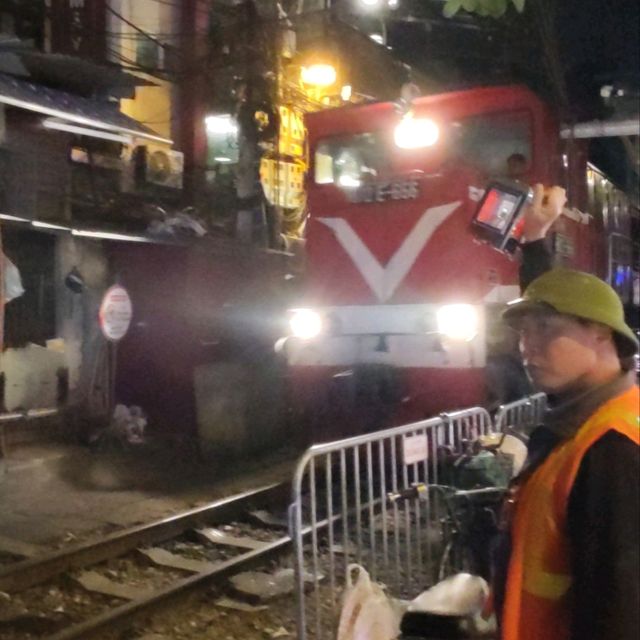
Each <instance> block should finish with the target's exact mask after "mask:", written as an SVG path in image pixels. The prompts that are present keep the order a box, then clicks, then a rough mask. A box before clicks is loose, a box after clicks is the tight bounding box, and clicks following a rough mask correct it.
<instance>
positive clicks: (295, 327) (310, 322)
mask: <svg viewBox="0 0 640 640" xmlns="http://www.w3.org/2000/svg"><path fill="white" fill-rule="evenodd" d="M289 328H290V329H291V334H292V335H293V336H294V337H296V338H302V339H303V340H310V339H311V338H315V337H316V336H318V335H319V334H320V332H321V331H322V318H321V317H320V314H319V313H317V312H316V311H314V310H313V309H292V310H291V317H290V318H289Z"/></svg>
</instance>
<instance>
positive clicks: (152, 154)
mask: <svg viewBox="0 0 640 640" xmlns="http://www.w3.org/2000/svg"><path fill="white" fill-rule="evenodd" d="M132 160H133V166H134V167H135V182H136V184H137V185H138V186H145V185H158V186H161V187H168V188H170V189H182V178H183V175H184V154H183V153H182V152H181V151H173V150H172V149H167V148H166V147H161V146H159V145H152V144H146V145H140V146H137V147H136V148H135V149H134V150H133V154H132Z"/></svg>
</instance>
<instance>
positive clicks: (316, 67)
mask: <svg viewBox="0 0 640 640" xmlns="http://www.w3.org/2000/svg"><path fill="white" fill-rule="evenodd" d="M300 77H301V79H302V82H304V83H305V84H310V85H312V86H314V87H330V86H331V85H332V84H335V81H336V79H337V77H338V74H337V73H336V70H335V67H333V65H330V64H312V65H310V66H308V67H302V69H301V71H300Z"/></svg>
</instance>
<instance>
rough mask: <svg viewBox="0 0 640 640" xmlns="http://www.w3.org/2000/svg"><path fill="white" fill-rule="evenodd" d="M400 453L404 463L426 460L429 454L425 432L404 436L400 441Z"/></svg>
mask: <svg viewBox="0 0 640 640" xmlns="http://www.w3.org/2000/svg"><path fill="white" fill-rule="evenodd" d="M402 455H403V458H404V463H405V464H415V463H416V462H422V461H423V460H426V459H427V456H428V455H429V449H428V444H427V434H426V433H421V434H418V435H415V436H407V437H406V438H404V439H403V441H402Z"/></svg>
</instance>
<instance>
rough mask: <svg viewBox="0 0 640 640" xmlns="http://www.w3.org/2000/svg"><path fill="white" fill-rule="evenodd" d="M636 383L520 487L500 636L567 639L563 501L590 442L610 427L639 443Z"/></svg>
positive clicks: (567, 575)
mask: <svg viewBox="0 0 640 640" xmlns="http://www.w3.org/2000/svg"><path fill="white" fill-rule="evenodd" d="M639 404H640V394H639V391H638V387H637V386H636V387H633V388H631V389H629V390H628V391H625V392H624V393H622V394H620V395H618V396H616V397H615V398H612V399H611V400H609V401H608V402H606V403H605V404H604V405H602V406H601V407H600V408H599V409H598V410H597V411H596V413H594V414H593V415H592V416H591V417H590V418H589V419H588V420H587V421H586V422H585V423H584V424H583V425H582V426H581V427H580V428H579V429H578V431H577V432H576V434H575V436H574V437H573V438H571V439H570V440H567V441H565V442H563V443H561V444H560V445H558V446H557V447H556V448H555V449H554V450H553V451H552V452H551V453H550V454H549V456H548V457H547V459H546V460H545V461H544V462H543V463H542V464H541V465H540V466H539V467H538V468H537V469H536V470H535V471H534V472H533V474H532V475H531V477H530V478H529V479H528V480H527V481H526V482H525V483H524V485H523V486H522V487H521V488H520V492H519V495H518V499H517V505H516V510H515V515H514V520H513V528H512V537H513V545H512V554H511V559H510V562H509V570H508V577H507V585H506V587H507V588H506V600H505V604H504V609H503V625H502V638H503V640H568V638H569V637H570V616H571V612H570V610H569V607H568V605H567V601H566V598H565V596H566V594H567V592H568V591H569V589H570V587H571V579H572V578H571V573H570V567H569V558H570V550H569V540H568V537H567V535H566V511H567V501H568V499H569V495H570V493H571V489H572V487H573V483H574V481H575V477H576V475H577V473H578V470H579V468H580V463H581V462H582V459H583V457H584V455H585V453H586V452H587V451H588V450H589V448H590V447H591V446H592V445H593V444H594V443H595V442H596V441H597V440H599V439H600V438H601V437H602V436H604V435H605V434H606V433H607V432H608V431H611V430H614V431H617V432H618V433H620V434H622V435H624V436H626V437H628V438H629V439H630V440H632V441H633V442H635V443H636V444H640V428H639V424H640V418H639V416H638V406H639Z"/></svg>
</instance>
